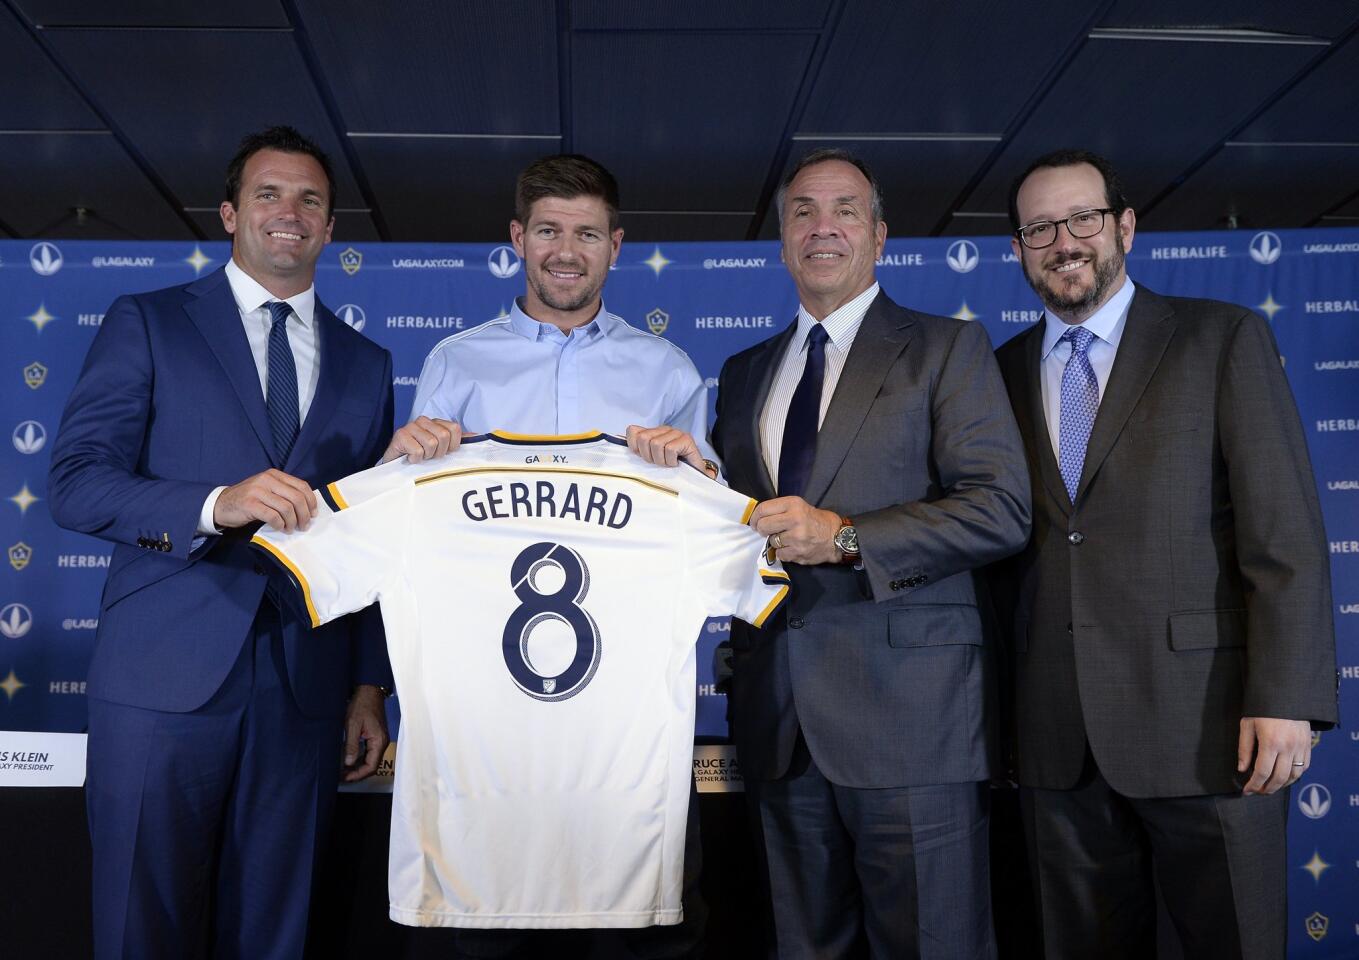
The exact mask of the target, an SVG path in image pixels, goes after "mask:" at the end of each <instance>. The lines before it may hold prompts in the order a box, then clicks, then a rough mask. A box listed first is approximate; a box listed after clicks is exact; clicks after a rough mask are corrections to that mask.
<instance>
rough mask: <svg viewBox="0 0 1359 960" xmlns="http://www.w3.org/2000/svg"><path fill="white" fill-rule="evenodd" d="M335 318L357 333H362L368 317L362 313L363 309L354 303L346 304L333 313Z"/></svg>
mask: <svg viewBox="0 0 1359 960" xmlns="http://www.w3.org/2000/svg"><path fill="white" fill-rule="evenodd" d="M335 316H337V317H339V318H340V319H341V320H343V321H344V322H345V323H347V324H349V325H350V326H351V327H353V328H354V329H355V330H357V331H358V332H359V333H362V332H363V325H364V324H365V323H367V322H368V316H367V315H366V314H365V313H364V312H363V307H361V306H359V305H358V304H356V303H346V304H345V305H344V306H343V307H340V308H339V309H338V310H336V311H335Z"/></svg>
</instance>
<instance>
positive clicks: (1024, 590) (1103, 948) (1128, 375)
mask: <svg viewBox="0 0 1359 960" xmlns="http://www.w3.org/2000/svg"><path fill="white" fill-rule="evenodd" d="M1010 196H1011V200H1010V216H1011V220H1012V221H1013V224H1014V226H1015V237H1014V240H1013V244H1014V250H1015V253H1016V254H1017V255H1018V256H1019V257H1020V259H1021V263H1022V264H1023V268H1024V273H1025V276H1026V277H1027V278H1028V280H1029V283H1030V284H1031V285H1032V286H1033V288H1034V290H1035V291H1036V292H1037V293H1038V295H1039V296H1040V297H1041V298H1042V300H1043V303H1044V305H1045V306H1046V308H1047V309H1046V311H1045V316H1044V319H1043V321H1042V322H1040V323H1039V324H1037V325H1036V326H1035V327H1034V328H1033V329H1031V330H1029V331H1026V332H1025V333H1023V334H1021V335H1020V336H1018V337H1015V338H1014V339H1013V340H1011V341H1009V342H1008V343H1006V344H1005V345H1004V346H1003V347H1001V348H1000V351H999V358H1000V364H1001V371H1002V373H1003V374H1004V377H1005V382H1006V386H1007V388H1008V389H1009V393H1010V399H1011V401H1012V403H1013V404H1014V409H1015V413H1016V415H1017V418H1018V420H1019V426H1020V430H1021V432H1022V433H1023V435H1024V442H1025V446H1026V449H1027V452H1028V460H1029V472H1030V483H1031V485H1032V488H1033V495H1034V505H1033V515H1034V524H1033V537H1032V539H1031V540H1030V543H1029V546H1028V548H1027V549H1026V550H1025V551H1024V552H1023V553H1022V554H1020V555H1019V556H1017V557H1016V558H1014V559H1013V560H1012V561H1009V562H1008V563H1006V564H1002V565H1001V568H1000V572H1001V575H1000V576H999V577H998V578H997V582H998V592H999V591H1002V590H1006V589H1009V590H1011V591H1012V592H1013V594H1014V597H1013V600H1014V602H1013V604H1012V605H1011V609H1012V614H1011V616H1010V617H1009V618H1008V620H1009V622H1010V623H1011V624H1012V626H1013V638H1012V639H1013V648H1014V651H1015V654H1014V672H1015V684H1016V691H1015V709H1016V730H1017V761H1018V778H1019V782H1020V784H1021V795H1020V796H1021V804H1022V806H1023V809H1024V818H1025V826H1026V830H1027V833H1028V839H1029V847H1030V853H1031V857H1032V862H1033V869H1034V875H1035V883H1036V886H1037V891H1036V892H1037V898H1038V903H1039V906H1040V910H1041V914H1042V916H1041V919H1042V924H1043V933H1044V939H1045V946H1046V953H1047V956H1049V957H1090V956H1098V957H1101V958H1104V960H1112V958H1119V957H1127V958H1130V960H1131V958H1144V957H1150V956H1154V955H1155V949H1156V935H1155V901H1154V894H1153V876H1154V877H1155V878H1156V881H1158V882H1159V884H1160V887H1161V890H1162V893H1163V895H1164V899H1165V902H1166V905H1167V907H1168V908H1169V912H1170V916H1171V919H1172V921H1173V922H1174V926H1175V930H1176V932H1177V934H1178V936H1179V938H1180V941H1181V942H1182V943H1183V945H1184V953H1185V956H1187V957H1194V958H1195V960H1198V958H1205V957H1242V956H1245V957H1262V958H1263V957H1272V958H1278V957H1283V956H1284V949H1285V935H1284V926H1285V900H1284V890H1285V882H1284V878H1285V863H1284V855H1285V833H1284V827H1285V821H1286V818H1287V813H1288V794H1289V790H1288V786H1289V785H1290V784H1292V783H1293V782H1295V781H1296V780H1297V779H1298V778H1299V777H1300V776H1301V775H1302V774H1303V772H1304V771H1306V769H1307V764H1308V760H1309V754H1310V751H1311V731H1312V729H1320V728H1325V727H1329V726H1332V725H1333V724H1334V723H1335V722H1336V677H1335V646H1334V633H1333V629H1332V622H1331V594H1330V585H1329V567H1328V563H1327V555H1326V544H1325V537H1324V533H1323V531H1322V525H1321V512H1320V509H1319V507H1318V505H1317V496H1316V488H1315V484H1314V481H1313V478H1312V470H1311V465H1310V463H1309V461H1308V457H1307V448H1306V445H1305V444H1304V442H1303V435H1302V429H1301V425H1300V424H1299V422H1298V414H1297V410H1296V409H1295V407H1294V405H1293V397H1292V394H1291V393H1290V392H1289V389H1288V383H1287V381H1286V380H1285V379H1284V374H1283V370H1282V367H1281V365H1280V362H1279V355H1278V351H1277V348H1276V347H1275V344H1274V340H1273V337H1272V336H1271V335H1270V332H1269V328H1268V327H1267V326H1266V325H1265V323H1264V322H1263V321H1262V320H1261V319H1260V318H1259V317H1257V316H1256V315H1255V314H1253V313H1252V312H1250V311H1249V310H1246V309H1245V308H1243V307H1238V306H1233V305H1231V304H1226V303H1218V302H1214V301H1209V300H1181V299H1174V298H1169V297H1161V296H1158V295H1157V294H1154V293H1152V292H1151V291H1150V290H1147V289H1146V288H1144V287H1140V286H1138V287H1135V286H1134V285H1133V284H1132V283H1131V281H1129V280H1128V277H1127V273H1126V269H1125V263H1124V255H1125V253H1126V251H1127V250H1128V249H1130V248H1131V247H1132V242H1133V233H1134V230H1135V227H1136V218H1135V216H1134V214H1133V211H1132V210H1131V209H1130V208H1129V206H1128V203H1127V200H1126V199H1125V198H1124V196H1123V189H1122V187H1121V185H1120V184H1119V181H1118V177H1117V175H1116V174H1115V173H1114V171H1113V169H1112V168H1111V167H1110V166H1109V164H1108V162H1107V161H1106V160H1104V159H1103V158H1101V157H1098V156H1095V155H1093V154H1089V153H1085V152H1083V151H1060V152H1058V153H1054V154H1049V155H1047V156H1045V157H1042V158H1040V159H1039V160H1037V161H1036V162H1035V163H1034V164H1033V165H1032V166H1031V167H1030V168H1029V169H1028V170H1027V171H1026V172H1025V173H1024V175H1023V176H1021V177H1020V178H1019V179H1018V180H1017V181H1016V182H1015V185H1014V187H1013V189H1012V190H1011V194H1010Z"/></svg>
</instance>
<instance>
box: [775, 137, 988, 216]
mask: <svg viewBox="0 0 1359 960" xmlns="http://www.w3.org/2000/svg"><path fill="white" fill-rule="evenodd" d="M796 146H797V149H795V150H794V151H793V152H792V154H791V155H790V156H789V158H788V164H787V166H786V167H784V169H783V172H782V173H781V174H780V182H782V178H783V177H785V176H787V175H788V171H789V170H791V169H792V168H793V165H794V164H795V163H796V162H797V160H798V159H799V158H800V157H801V156H802V155H803V154H805V153H808V152H810V151H811V150H812V149H815V148H819V147H843V148H844V149H846V150H849V151H850V152H851V153H853V154H855V155H856V156H858V157H859V158H860V159H861V160H863V161H864V163H866V164H868V168H869V169H870V170H872V171H873V175H874V176H875V177H877V178H878V182H879V183H880V184H881V186H882V194H883V208H884V211H885V212H884V215H883V216H884V219H886V221H887V232H888V234H889V235H890V236H893V237H914V236H922V235H924V234H927V233H929V232H930V230H932V229H933V228H934V225H935V224H936V223H938V222H939V220H940V218H941V217H943V216H944V215H945V214H946V213H947V212H948V204H949V202H950V201H951V200H952V199H953V198H954V197H956V196H957V195H958V191H959V190H961V189H962V188H963V185H964V184H966V183H967V180H968V178H969V177H971V176H972V173H973V171H975V170H976V169H977V167H978V166H979V165H980V164H981V162H982V161H983V160H985V159H986V157H987V155H988V154H989V153H990V152H991V150H992V149H993V148H994V147H995V144H993V143H979V142H975V141H957V140H924V141H921V140H913V141H893V142H884V141H868V142H855V141H834V140H823V141H818V142H815V143H805V142H799V143H797V144H796ZM777 236H778V214H777V211H775V210H771V211H770V213H769V216H768V218H767V221H766V222H765V223H764V224H762V226H761V230H760V237H761V238H762V239H766V240H769V239H774V238H776V237H777Z"/></svg>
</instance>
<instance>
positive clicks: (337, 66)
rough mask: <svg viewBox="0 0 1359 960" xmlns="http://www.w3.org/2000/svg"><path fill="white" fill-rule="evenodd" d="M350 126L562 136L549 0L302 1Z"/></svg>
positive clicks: (304, 17) (305, 19)
mask: <svg viewBox="0 0 1359 960" xmlns="http://www.w3.org/2000/svg"><path fill="white" fill-rule="evenodd" d="M298 8H299V10H300V11H301V13H302V20H303V23H304V24H305V25H306V28H307V32H308V34H309V35H310V37H311V39H312V42H313V43H314V44H315V46H316V52H317V55H318V56H319V58H320V60H321V62H322V63H323V64H324V65H325V67H326V69H327V71H328V73H329V74H330V75H331V76H332V77H333V80H332V82H331V83H330V88H331V90H332V91H333V92H334V96H335V99H336V102H337V103H338V104H339V107H340V112H341V114H342V115H343V116H344V120H345V124H346V126H347V129H349V130H358V131H362V132H372V131H378V132H383V133H420V132H433V133H497V134H542V133H551V134H556V133H560V132H561V123H560V119H559V117H558V112H559V111H558V103H559V97H558V93H557V74H558V70H557V32H556V26H557V23H556V15H555V13H554V7H553V4H552V3H550V2H541V0H540V2H534V3H520V4H503V3H442V2H439V0H418V2H410V3H404V4H402V6H401V11H402V12H401V15H400V16H393V11H392V7H391V6H390V5H388V4H383V3H372V2H370V0H299V3H298Z"/></svg>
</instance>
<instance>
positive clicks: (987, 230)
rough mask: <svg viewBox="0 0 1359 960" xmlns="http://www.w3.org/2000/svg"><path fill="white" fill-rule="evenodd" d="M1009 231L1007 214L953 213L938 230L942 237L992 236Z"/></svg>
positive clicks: (1006, 233) (1002, 234)
mask: <svg viewBox="0 0 1359 960" xmlns="http://www.w3.org/2000/svg"><path fill="white" fill-rule="evenodd" d="M1009 233H1010V217H1009V214H1005V213H995V214H994V215H986V216H966V215H961V216H960V215H959V214H957V213H955V214H954V215H953V217H952V218H951V219H950V220H949V221H948V222H947V223H946V224H944V229H943V230H941V231H940V232H939V235H940V236H943V237H994V236H1006V235H1008V234H1009Z"/></svg>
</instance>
